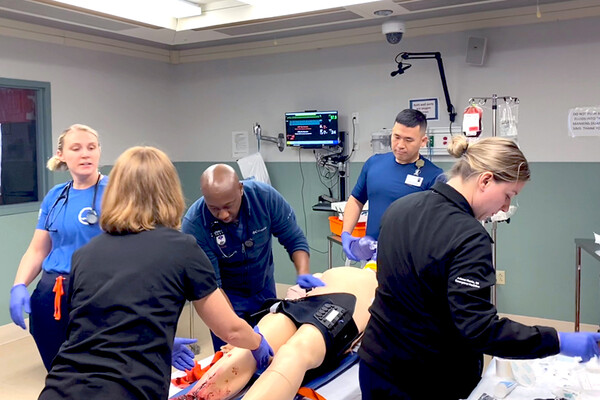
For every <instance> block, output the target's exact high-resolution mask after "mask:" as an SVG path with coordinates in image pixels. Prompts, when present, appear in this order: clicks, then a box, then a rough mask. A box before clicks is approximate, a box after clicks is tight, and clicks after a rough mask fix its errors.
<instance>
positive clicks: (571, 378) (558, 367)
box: [467, 355, 600, 400]
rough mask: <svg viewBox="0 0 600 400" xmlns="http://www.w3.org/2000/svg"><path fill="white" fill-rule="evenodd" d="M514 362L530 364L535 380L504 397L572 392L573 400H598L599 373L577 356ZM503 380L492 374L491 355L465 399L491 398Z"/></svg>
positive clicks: (522, 399)
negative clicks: (485, 395) (482, 372)
mask: <svg viewBox="0 0 600 400" xmlns="http://www.w3.org/2000/svg"><path fill="white" fill-rule="evenodd" d="M517 362H528V363H530V365H531V367H532V369H533V371H534V372H535V383H534V384H533V385H532V386H529V387H525V386H522V385H518V386H517V387H516V388H515V389H514V390H513V391H512V392H511V393H510V394H509V395H508V396H507V397H506V399H508V400H532V399H535V398H541V399H554V398H555V397H556V396H557V395H558V396H559V397H564V393H565V392H564V391H566V393H569V392H572V391H576V392H577V393H578V395H577V397H576V398H577V400H592V399H596V400H598V399H600V372H591V369H590V368H588V367H587V364H583V363H579V362H578V359H575V358H571V357H565V356H561V355H557V356H552V357H547V358H542V359H536V360H526V361H525V360H522V361H517ZM591 363H594V364H591ZM595 363H596V360H592V361H590V366H596V364H595ZM503 380H506V378H500V377H498V376H497V375H496V359H495V358H494V359H493V360H492V362H490V364H489V365H488V368H487V369H486V370H485V372H484V374H483V377H482V378H481V381H480V382H479V384H478V385H477V387H476V388H475V390H473V392H472V393H471V395H470V396H469V397H468V399H467V400H478V399H479V398H480V397H481V395H482V394H483V393H487V394H488V395H490V396H492V397H494V387H495V386H496V384H497V383H498V382H500V381H503ZM561 391H562V392H561Z"/></svg>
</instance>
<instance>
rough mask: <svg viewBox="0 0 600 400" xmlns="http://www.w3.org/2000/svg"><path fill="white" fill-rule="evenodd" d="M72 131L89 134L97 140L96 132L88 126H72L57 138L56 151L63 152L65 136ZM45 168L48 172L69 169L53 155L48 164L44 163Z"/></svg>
mask: <svg viewBox="0 0 600 400" xmlns="http://www.w3.org/2000/svg"><path fill="white" fill-rule="evenodd" d="M73 131H84V132H89V133H91V134H92V135H94V136H96V139H98V132H96V130H95V129H92V128H90V127H89V126H87V125H83V124H73V125H71V126H70V127H68V128H67V129H65V130H64V131H63V133H61V134H60V136H59V137H58V145H57V146H56V150H57V151H60V152H62V151H63V148H64V146H65V136H67V134H69V133H71V132H73ZM98 145H100V140H98ZM46 167H47V168H48V169H49V170H50V171H66V170H68V169H69V167H68V166H67V163H65V162H64V161H61V160H60V158H58V156H57V155H56V154H55V155H53V156H52V157H51V158H50V159H49V160H48V162H47V163H46Z"/></svg>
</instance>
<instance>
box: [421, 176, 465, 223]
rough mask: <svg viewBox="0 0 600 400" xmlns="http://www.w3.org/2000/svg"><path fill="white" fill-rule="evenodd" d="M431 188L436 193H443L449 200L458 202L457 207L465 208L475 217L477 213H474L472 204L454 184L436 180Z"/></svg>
mask: <svg viewBox="0 0 600 400" xmlns="http://www.w3.org/2000/svg"><path fill="white" fill-rule="evenodd" d="M431 190H433V191H434V192H435V193H439V194H441V195H442V196H444V197H445V198H447V199H448V201H450V202H452V203H454V204H456V206H457V207H459V208H460V209H462V210H464V211H465V212H466V213H469V214H471V215H472V216H473V218H474V217H475V214H474V213H473V208H471V205H470V204H469V202H468V201H467V199H465V197H464V196H463V195H462V194H460V193H459V192H458V191H457V190H456V189H454V188H453V187H452V186H450V185H448V184H447V183H444V182H436V183H434V184H433V186H432V187H431Z"/></svg>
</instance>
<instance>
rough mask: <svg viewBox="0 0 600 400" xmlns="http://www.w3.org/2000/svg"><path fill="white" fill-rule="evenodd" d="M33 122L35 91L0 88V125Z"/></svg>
mask: <svg viewBox="0 0 600 400" xmlns="http://www.w3.org/2000/svg"><path fill="white" fill-rule="evenodd" d="M33 120H35V90H30V89H13V88H0V124H5V123H9V122H29V121H33Z"/></svg>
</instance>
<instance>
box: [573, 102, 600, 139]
mask: <svg viewBox="0 0 600 400" xmlns="http://www.w3.org/2000/svg"><path fill="white" fill-rule="evenodd" d="M568 123H569V134H570V135H571V137H577V136H600V107H575V108H572V109H570V110H569V122H568Z"/></svg>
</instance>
